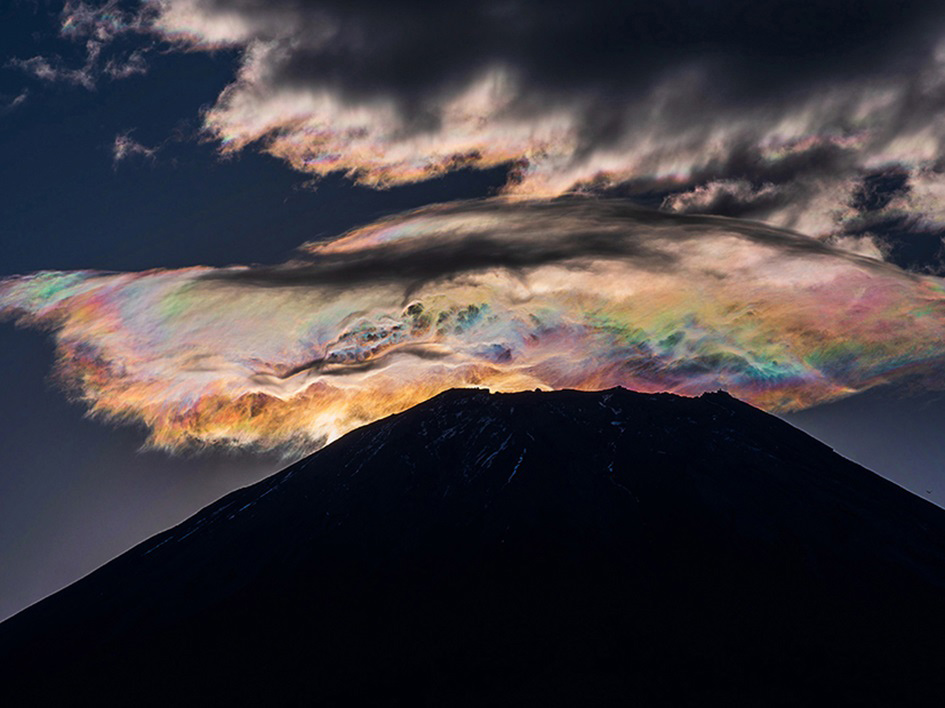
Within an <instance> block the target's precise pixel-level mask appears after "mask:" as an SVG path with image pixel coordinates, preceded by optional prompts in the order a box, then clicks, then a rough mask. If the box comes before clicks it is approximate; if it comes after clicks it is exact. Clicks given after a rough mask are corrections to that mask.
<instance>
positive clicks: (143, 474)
mask: <svg viewBox="0 0 945 708" xmlns="http://www.w3.org/2000/svg"><path fill="white" fill-rule="evenodd" d="M57 12H58V5H55V4H46V3H30V2H12V3H3V4H2V5H0V55H2V56H0V60H2V61H3V62H6V61H7V60H8V59H10V58H13V57H18V58H27V57H31V56H36V55H51V54H58V55H60V56H61V57H62V61H63V62H66V63H71V64H80V63H81V62H82V60H83V59H82V51H81V47H79V46H76V45H75V44H70V43H67V42H63V41H62V40H60V39H58V38H57V36H56V33H57V19H56V13H57ZM235 67H236V55H235V54H234V53H232V52H223V51H221V52H217V53H205V52H201V53H170V52H162V51H155V52H153V53H152V54H151V56H150V59H149V69H148V72H147V74H144V75H138V76H132V77H130V78H126V79H123V80H121V81H111V80H102V81H100V82H99V83H98V85H97V86H96V88H95V89H94V90H89V89H87V88H85V87H82V86H76V85H69V84H66V83H61V82H60V83H49V82H43V81H41V80H39V79H36V78H31V77H30V76H28V75H27V73H26V72H24V71H22V70H21V69H19V68H17V67H15V66H10V65H9V64H7V65H5V66H3V68H0V101H2V103H0V106H6V108H0V185H2V192H0V194H2V196H0V253H2V260H0V276H4V275H14V274H21V273H29V272H33V271H36V270H43V269H62V270H73V269H84V268H91V269H100V270H141V269H147V268H154V267H180V266H188V265H195V264H203V265H227V264H231V263H242V264H249V263H278V262H281V261H283V260H285V258H286V257H287V256H288V255H289V254H290V253H291V252H292V250H293V249H294V248H295V247H297V246H298V245H300V244H301V243H303V242H305V241H310V240H313V239H317V238H319V237H321V236H329V235H333V234H337V233H339V232H342V231H344V230H346V229H349V228H351V227H353V226H357V225H360V224H364V223H368V222H371V221H373V220H374V219H376V218H377V217H378V216H381V215H384V214H390V213H395V212H398V211H402V210H404V209H408V208H413V207H417V206H421V205H424V204H430V203H436V202H442V201H447V200H451V199H459V198H472V197H481V196H486V195H490V194H494V193H495V192H496V190H497V189H498V188H499V187H500V186H501V185H502V184H503V183H504V182H505V181H506V175H507V170H506V169H505V168H497V169H492V170H485V171H476V170H461V171H458V172H454V173H452V174H450V175H448V176H446V177H443V178H440V179H436V180H433V181H428V182H423V183H419V184H415V185H410V186H404V187H397V188H392V189H388V190H373V189H368V188H365V187H359V186H355V185H353V184H351V182H350V181H349V180H347V179H345V178H343V177H339V176H331V177H328V178H326V179H324V180H322V181H321V182H320V183H319V184H318V185H317V188H312V187H311V186H310V185H308V184H307V177H305V176H304V175H300V174H298V173H296V172H293V171H292V170H291V169H289V168H288V167H287V166H286V165H285V164H284V163H282V162H280V161H278V160H276V159H274V158H270V157H268V156H265V155H261V154H259V153H256V152H253V151H244V152H242V153H240V154H239V156H238V157H236V158H228V159H221V158H220V157H219V156H218V155H217V152H216V149H217V146H216V144H215V143H213V142H207V141H201V140H200V139H199V138H198V128H199V124H200V118H199V117H200V111H201V109H202V108H203V107H206V106H207V105H209V104H211V103H212V102H213V101H214V100H215V99H216V97H217V95H218V94H219V92H220V91H221V89H222V88H223V87H224V86H225V85H226V84H227V83H228V82H230V81H231V80H232V78H233V74H234V70H235ZM21 96H22V97H23V98H22V100H20V101H19V102H15V99H16V98H17V97H21ZM127 131H132V132H131V133H130V135H131V136H132V137H133V138H134V139H135V140H136V141H138V142H139V143H141V144H142V145H145V146H148V147H156V146H159V150H158V152H157V153H156V154H155V156H154V157H153V159H150V158H147V157H143V156H140V155H138V156H132V157H130V158H128V159H126V160H124V161H122V162H121V163H120V164H117V165H116V164H114V163H113V160H112V148H113V144H114V140H115V137H116V135H119V134H123V133H126V132H127ZM0 357H2V361H0V367H2V370H4V371H6V372H7V376H6V377H5V380H4V384H3V389H2V394H0V567H3V568H4V572H3V573H2V574H0V618H3V617H5V616H7V615H9V614H11V613H13V612H15V611H17V610H19V609H21V608H23V607H24V606H26V605H27V604H29V603H31V602H34V601H36V600H38V599H40V598H41V597H43V596H44V595H46V594H48V593H49V592H52V591H53V590H56V589H58V588H59V587H61V586H62V585H64V584H67V583H68V582H71V581H72V580H74V579H76V578H78V577H80V576H81V575H83V574H85V573H87V572H88V571H90V570H92V569H94V568H95V567H97V566H98V565H100V564H101V563H103V562H105V561H106V560H108V559H109V558H111V557H113V556H114V555H116V554H118V553H120V552H121V551H123V550H125V549H127V548H128V547H130V546H131V545H133V544H134V543H136V542H138V541H140V540H142V539H144V538H146V537H147V536H149V535H151V534H153V533H155V532H157V531H159V530H162V529H164V528H166V527H167V526H169V525H171V524H173V523H175V522H177V521H179V520H181V519H183V518H184V517H186V516H187V515H189V514H190V513H192V512H194V511H196V510H197V509H199V508H200V507H202V506H203V505H205V504H206V503H208V502H210V501H211V500H213V499H215V498H217V497H218V496H220V495H222V494H224V493H225V492H227V491H229V490H231V489H233V488H236V487H238V486H242V485H244V484H247V483H249V482H251V481H254V480H255V479H258V478H260V477H261V476H264V475H265V474H268V473H270V472H272V471H275V470H276V469H278V468H279V467H281V466H282V465H283V464H284V460H280V459H279V458H277V457H274V456H268V457H267V456H246V455H244V456H236V455H224V454H219V453H214V454H204V455H201V456H197V457H187V458H180V457H171V456H168V455H165V454H163V453H156V452H147V453H142V452H140V451H139V448H140V445H141V442H142V441H143V439H144V433H143V431H142V430H139V429H135V428H133V427H132V428H128V427H122V428H117V429H116V428H113V427H110V426H103V425H100V424H98V423H96V422H94V421H89V420H87V419H85V418H84V417H83V410H82V408H81V407H80V406H78V405H74V404H70V403H68V402H67V401H66V400H65V399H64V397H63V396H62V394H61V393H60V392H58V391H56V390H54V389H53V388H52V387H51V385H50V383H49V382H48V380H47V377H48V372H49V371H50V366H51V363H52V346H51V344H50V342H49V341H48V340H47V338H46V337H45V336H44V335H42V334H37V333H35V332H25V331H22V330H18V329H16V328H14V327H13V326H12V325H10V324H4V325H3V326H0ZM788 419H789V420H791V421H792V422H795V423H796V424H798V425H801V426H802V427H803V428H804V429H806V430H808V431H809V432H812V433H813V434H815V435H816V436H818V437H820V438H821V439H823V440H825V441H826V442H827V443H828V444H830V445H832V446H833V447H835V448H836V449H837V450H838V451H840V452H841V453H843V454H846V455H848V456H850V457H853V458H854V459H856V460H857V461H859V462H861V463H863V464H865V465H868V466H871V467H873V469H875V470H877V471H878V472H880V473H882V474H884V475H885V476H887V477H889V478H891V479H894V480H895V481H898V482H899V483H901V484H903V485H904V486H906V487H908V488H910V489H913V490H914V491H917V492H919V493H920V494H922V495H923V496H925V497H927V498H930V499H933V500H934V501H936V502H937V503H939V504H942V503H945V485H942V484H940V481H939V480H940V478H941V474H942V472H943V470H942V467H943V460H945V449H943V448H945V443H943V440H945V438H943V436H942V435H941V433H940V430H941V427H942V422H943V421H945V400H943V399H942V398H939V397H937V396H933V395H928V396H924V397H918V398H916V397H911V398H905V399H903V398H900V397H898V396H896V395H894V393H893V392H890V391H886V390H877V391H874V392H869V393H867V394H864V395H861V396H858V397H855V398H853V399H848V400H846V401H841V402H838V403H835V404H831V405H829V406H823V407H820V408H818V409H814V410H812V411H807V412H804V413H801V414H797V415H794V416H789V417H788ZM926 490H931V492H932V493H931V494H927V493H926Z"/></svg>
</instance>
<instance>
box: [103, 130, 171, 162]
mask: <svg viewBox="0 0 945 708" xmlns="http://www.w3.org/2000/svg"><path fill="white" fill-rule="evenodd" d="M132 132H133V131H131V130H126V131H125V132H123V133H119V134H118V135H116V136H115V141H114V143H112V163H113V164H114V165H115V166H116V167H117V166H118V163H120V162H123V161H124V160H127V159H129V158H131V157H135V156H138V157H142V158H144V159H147V160H153V159H154V158H155V156H156V155H157V152H158V150H159V149H160V147H147V146H145V145H142V144H141V143H139V142H138V141H136V140H135V139H134V138H132V137H131V133H132Z"/></svg>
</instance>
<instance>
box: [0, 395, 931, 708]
mask: <svg viewBox="0 0 945 708" xmlns="http://www.w3.org/2000/svg"><path fill="white" fill-rule="evenodd" d="M943 666H945V512H943V511H942V510H941V509H939V508H937V507H934V506H932V505H931V504H929V503H928V502H926V501H925V500H923V499H920V498H918V497H916V496H914V495H912V494H910V493H908V492H906V491H904V490H902V489H901V488H899V487H897V486H895V485H894V484H892V483H890V482H888V481H886V480H884V479H882V478H880V477H878V476H876V475H874V474H872V473H871V472H869V471H867V470H865V469H863V468H862V467H859V466H858V465H856V464H853V463H852V462H850V461H848V460H845V459H843V458H841V457H839V456H838V455H836V454H835V453H833V452H832V451H831V450H830V449H829V448H828V447H826V446H825V445H823V444H821V443H819V442H818V441H816V440H814V439H813V438H811V437H809V436H807V435H805V434H804V433H802V432H800V431H798V430H796V429H794V428H792V427H791V426H789V425H788V424H786V423H784V422H783V421H781V420H779V419H777V418H775V417H773V416H770V415H767V414H765V413H762V412H760V411H758V410H756V409H754V408H752V407H750V406H748V405H746V404H743V403H740V402H738V401H736V400H735V399H733V398H731V397H729V396H728V395H726V394H724V393H716V394H707V395H703V396H701V397H700V398H692V399H688V398H681V397H677V396H672V395H668V394H660V395H644V394H637V393H632V392H629V391H625V390H623V389H614V390H610V391H604V392H598V393H581V392H574V391H563V392H557V393H538V392H535V393H520V394H507V395H498V394H489V393H487V392H484V391H476V390H464V391H449V392H447V393H444V394H442V395H439V396H437V397H436V398H434V399H431V400H430V401H427V402H426V403H424V404H422V405H420V406H417V407H415V408H413V409H411V410H408V411H406V412H405V413H402V414H400V415H396V416H393V417H391V418H387V419H385V420H382V421H379V422H377V423H373V424H371V425H368V426H365V427H364V428H361V429H359V430H357V431H355V432H353V433H351V434H349V435H347V436H345V437H344V438H342V439H341V440H339V441H338V442H336V443H334V444H332V445H330V446H328V447H327V448H325V449H323V450H322V451H320V452H318V453H316V454H315V455H312V456H311V457H309V458H307V459H305V460H303V461H301V462H299V463H297V464H295V465H293V466H291V467H289V468H288V469H286V470H285V471H283V472H281V473H279V474H276V475H274V476H272V477H270V478H268V479H266V480H264V481H262V482H260V483H258V484H256V485H253V486H251V487H247V488H245V489H241V490H239V491H236V492H234V493H232V494H230V495H228V496H227V497H225V498H223V499H221V500H220V501H219V502H217V503H215V504H213V505H211V506H209V507H207V508H206V509H204V510H203V511H201V512H200V513H198V514H197V515H195V516H194V517H192V518H191V519H189V520H187V521H185V522H184V523H182V524H180V525H179V526H177V527H175V528H173V529H171V530H169V531H167V532H165V533H163V534H160V535H158V536H155V537H154V538H152V539H150V540H148V541H146V542H144V543H142V544H140V545H139V546H137V547H136V548H134V549H132V550H130V551H129V552H127V553H125V554H124V555H122V556H120V557H119V558H117V559H116V560H114V561H112V562H111V563H109V564H107V565H105V566H104V567H102V568H101V569H99V570H98V571H96V572H94V573H92V574H91V575H89V576H88V577H86V578H85V579H83V580H81V581H79V582H77V583H75V584H74V585H72V586H70V587H68V588H66V589H65V590H63V591H61V592H59V593H57V594H55V595H53V596H52V597H50V598H48V599H46V600H44V601H43V602H40V603H38V604H37V605H34V606H33V607H31V608H29V609H27V610H25V611H24V612H22V613H20V614H19V615H17V616H15V617H13V618H11V619H10V620H8V621H7V622H5V623H3V624H2V625H0V703H2V704H3V705H5V706H19V705H86V704H88V705H115V706H142V705H156V706H180V705H197V706H205V705H260V706H262V705H273V706H286V705H314V706H335V705H338V706H355V705H370V706H401V705H402V706H451V707H452V706H493V705H516V706H520V705H538V706H547V705H555V706H558V705H560V706H597V705H620V706H624V705H627V706H673V707H674V708H675V707H677V706H712V705H727V706H733V705H735V706H765V707H770V706H801V705H804V706H810V705H825V706H854V705H856V706H884V707H887V706H897V707H903V706H942V705H945V672H943V670H942V667H943ZM3 697H5V699H4V698H3Z"/></svg>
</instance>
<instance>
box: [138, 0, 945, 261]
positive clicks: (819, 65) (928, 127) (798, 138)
mask: <svg viewBox="0 0 945 708" xmlns="http://www.w3.org/2000/svg"><path fill="white" fill-rule="evenodd" d="M140 18H141V19H140V24H141V25H142V26H145V27H147V28H149V30H150V31H151V32H152V33H156V34H157V35H159V36H160V37H161V38H163V39H165V40H169V41H171V42H172V43H173V44H174V46H176V47H178V48H184V49H203V50H212V49H216V48H220V47H229V48H235V49H237V50H239V51H242V57H243V60H242V68H241V70H240V72H239V74H238V75H237V76H236V77H235V80H234V82H233V83H232V84H231V85H230V86H229V87H228V88H227V89H226V90H225V91H224V92H223V93H222V94H221V95H220V96H219V97H218V99H217V101H216V103H215V104H214V105H213V106H212V107H210V108H209V109H208V110H207V111H206V113H205V114H204V121H205V129H206V130H207V131H208V132H209V133H210V134H211V135H213V136H215V137H216V138H218V139H220V140H221V141H222V145H223V149H224V150H225V151H233V150H239V149H242V148H245V147H247V146H249V145H256V146H258V147H261V148H262V149H264V150H266V151H268V152H270V153H271V154H273V155H276V156H278V157H280V158H282V159H285V160H287V161H288V162H289V163H290V164H291V165H293V166H294V167H295V168H296V169H299V170H301V171H303V172H307V173H311V174H314V175H316V176H318V175H325V174H329V173H332V172H342V173H346V174H348V175H349V176H351V177H352V178H354V179H357V180H359V181H361V182H362V183H365V184H369V185H374V186H380V187H383V186H388V185H392V184H398V183H404V182H413V181H418V180H422V179H427V178H430V177H435V176H438V175H441V174H443V173H445V172H447V171H450V170H453V169H457V168H459V167H465V166H478V167H488V166H496V165H508V166H509V167H510V180H509V183H508V185H507V186H506V191H508V192H510V193H518V194H527V195H532V196H549V195H558V194H563V193H567V192H571V191H585V192H586V191H590V192H607V193H616V194H622V195H629V196H634V197H638V198H641V200H643V201H647V202H649V203H654V202H655V203H657V204H659V203H662V205H663V208H664V209H667V210H673V209H675V210H679V211H684V212H696V213H717V214H723V215H731V216H744V217H749V218H753V219H762V220H764V221H767V222H769V223H771V224H773V225H776V226H781V227H787V228H791V229H796V230H799V231H803V232H805V233H809V234H813V235H818V236H824V237H827V236H832V237H834V236H838V235H844V234H847V235H849V234H848V233H847V232H848V229H847V228H846V224H847V223H848V222H850V221H851V220H856V219H858V218H859V217H860V212H861V211H862V208H863V206H864V203H863V201H862V199H860V198H859V197H858V196H857V195H858V194H859V193H860V192H861V191H862V189H863V184H864V182H863V180H864V179H867V178H868V177H869V175H871V174H874V173H876V172H877V171H883V170H888V169H890V168H894V169H897V170H899V171H901V172H902V173H903V174H906V175H908V176H909V177H910V178H911V177H913V176H915V175H917V174H918V173H919V172H920V171H924V173H925V174H929V173H930V172H929V171H930V170H932V171H934V170H935V169H937V166H938V164H939V163H940V161H941V158H942V154H943V145H945V123H943V120H942V118H941V117H940V116H942V115H943V109H945V45H943V43H942V40H943V37H945V24H943V20H945V16H943V13H942V12H941V11H940V6H939V4H938V3H934V2H897V3H892V2H863V1H860V2H856V1H854V0H841V1H832V2H826V1H825V2H797V1H791V2H788V1H787V0H769V1H767V2H748V1H747V0H715V1H714V2H710V1H706V2H682V1H681V0H660V1H659V2H650V3H622V4H615V3H604V2H590V3H573V2H558V1H555V0H553V1H551V2H543V3H524V2H514V1H510V2H501V1H496V2H483V1H477V0H473V1H471V2H464V3H456V4H446V3H440V2H407V3H404V2H401V3H389V2H383V3H382V2H332V1H324V2H314V1H313V2H303V1H302V0H281V1H276V2H268V1H267V2H263V1H262V0H154V1H153V2H149V3H147V4H146V5H145V10H144V11H143V12H142V14H141V15H140ZM866 206H868V204H867V205H866ZM905 210H906V211H907V212H909V213H911V214H912V215H913V216H923V217H928V216H929V213H930V212H929V209H928V205H927V204H910V205H906V206H905ZM933 211H934V209H933ZM867 238H868V237H867ZM874 251H875V249H874ZM877 253H878V252H877Z"/></svg>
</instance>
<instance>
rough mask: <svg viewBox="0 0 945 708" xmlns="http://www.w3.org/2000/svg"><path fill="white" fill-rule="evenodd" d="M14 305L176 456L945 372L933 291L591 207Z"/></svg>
mask: <svg viewBox="0 0 945 708" xmlns="http://www.w3.org/2000/svg"><path fill="white" fill-rule="evenodd" d="M0 310H2V311H3V312H4V313H5V314H6V315H8V316H11V317H14V318H16V319H18V320H19V321H20V322H21V323H23V324H28V325H34V326H39V327H43V328H47V329H51V330H52V331H53V332H54V333H55V337H56V341H57V348H58V363H57V376H58V378H59V380H60V381H62V382H63V383H64V384H65V385H66V386H67V387H68V388H69V390H71V391H72V392H74V393H75V395H76V396H77V397H78V398H80V399H81V400H83V401H85V402H86V404H87V405H88V406H89V410H90V411H91V413H92V414H93V415H97V416H101V417H104V418H108V419H115V420H132V421H141V422H143V423H145V424H146V425H147V426H148V427H149V428H150V430H151V443H152V444H154V445H157V446H161V447H166V448H173V449H179V448H185V447H188V446H193V445H205V444H224V445H241V446H248V447H256V448H265V449H268V448H278V447H288V448H292V449H296V450H310V449H312V448H314V447H317V446H318V445H319V444H321V443H323V442H324V441H326V440H330V439H333V438H335V437H337V436H338V435H340V434H342V433H344V432H345V431H347V430H350V429H352V428H353V427H356V426H357V425H360V424H362V423H364V422H367V421H370V420H374V419H376V418H379V417H382V416H384V415H388V414H390V413H393V412H396V411H399V410H403V409H404V408H406V407H408V406H410V405H412V404H415V403H418V402H420V401H422V400H424V399H425V398H427V397H429V396H431V395H433V394H435V393H437V392H439V391H442V390H444V389H446V388H450V387H453V386H472V385H481V386H488V387H490V388H493V389H497V390H504V391H514V390H522V389H532V388H536V387H545V388H566V387H571V388H584V389H597V388H604V387H609V386H614V385H618V384H619V385H624V386H627V387H631V388H635V389H638V390H644V391H673V392H677V393H682V394H696V393H700V392H702V391H706V390H714V389H717V388H725V389H728V390H729V391H731V392H732V393H733V394H735V395H737V396H739V397H741V398H744V399H746V400H748V401H750V402H752V403H755V404H757V405H760V406H763V407H765V408H767V409H769V410H790V409H796V408H802V407H805V406H809V405H812V404H815V403H819V402H822V401H826V400H830V399H834V398H837V397H841V396H844V395H847V394H850V393H853V392H855V391H859V390H863V389H865V388H869V387H870V386H873V385H875V384H878V383H882V382H888V381H891V380H903V379H908V378H912V379H916V380H920V381H923V382H924V384H925V385H941V384H942V383H943V377H942V374H943V371H945V369H943V365H945V354H943V351H942V346H941V342H942V341H943V338H945V288H943V281H942V280H940V279H937V278H930V277H922V276H916V275H913V274H909V273H906V272H904V271H902V270H900V269H898V268H896V267H895V266H891V265H888V264H885V263H881V262H878V261H876V260H874V259H871V258H864V257H860V256H857V255H855V254H852V253H850V252H848V251H842V250H837V249H834V248H832V247H830V246H828V245H825V244H823V243H820V242H818V241H815V240H813V239H809V238H806V237H802V236H799V235H797V234H794V233H791V232H786V231H780V230H778V229H774V228H770V227H765V226H763V225H761V224H758V223H753V222H744V221H738V220H731V219H722V218H718V217H695V216H679V215H670V214H661V213H658V212H649V211H640V210H638V209H635V208H632V207H630V206H628V205H627V204H626V203H625V202H615V201H597V200H590V199H577V200H573V199H572V200H566V201H558V202H521V201H517V202H516V201H512V202H510V201H503V200H492V201H486V202H477V203H466V204H457V205H449V206H442V207H434V208H428V209H425V210H421V211H419V212H414V213H409V214H406V215H402V216H397V217H393V218H390V219H386V220H383V221H380V222H378V223H376V224H372V225H370V226H367V227H365V228H362V229H358V230H356V231H353V232H350V233H348V234H346V235H344V236H342V237H340V238H337V239H334V240H331V241H327V242H320V243H314V244H309V245H307V246H306V247H304V248H303V249H302V250H301V251H300V252H299V254H298V256H297V257H296V258H295V259H293V260H292V261H290V262H288V263H285V264H283V265H281V266H273V267H261V266H254V267H231V268H190V269H183V270H152V271H146V272H142V273H125V274H109V273H94V272H76V273H57V272H46V273H38V274H34V275H28V276H22V277H15V278H9V279H7V280H5V281H2V282H0Z"/></svg>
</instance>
